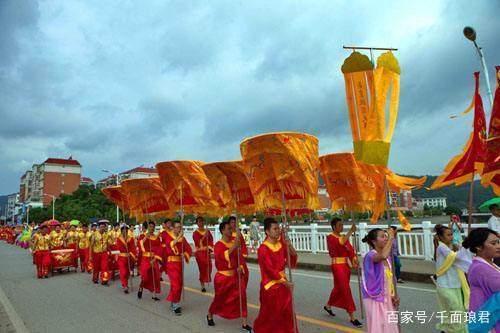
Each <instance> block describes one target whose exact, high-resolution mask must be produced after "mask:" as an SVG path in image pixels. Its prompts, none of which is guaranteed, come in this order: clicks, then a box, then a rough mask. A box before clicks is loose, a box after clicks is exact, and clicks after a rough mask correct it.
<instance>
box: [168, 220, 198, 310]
mask: <svg viewBox="0 0 500 333" xmlns="http://www.w3.org/2000/svg"><path fill="white" fill-rule="evenodd" d="M172 234H173V240H172V241H171V242H170V244H168V245H167V247H166V248H165V250H166V253H167V275H168V278H169V280H170V292H169V293H168V296H167V301H169V302H171V305H170V309H171V310H172V312H174V314H175V315H177V316H180V315H181V314H182V309H181V305H180V301H181V296H182V289H183V287H184V281H183V280H184V275H183V268H184V265H183V264H182V260H183V259H184V260H185V262H186V263H189V259H190V258H191V255H192V250H191V246H190V245H189V244H188V242H187V241H186V239H185V238H184V234H183V232H182V225H181V222H180V221H175V222H174V228H173V232H172ZM183 256H184V258H183Z"/></svg>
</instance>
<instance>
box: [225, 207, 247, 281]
mask: <svg viewBox="0 0 500 333" xmlns="http://www.w3.org/2000/svg"><path fill="white" fill-rule="evenodd" d="M237 223H238V222H237V220H236V216H230V217H229V224H230V226H231V230H232V235H231V237H232V238H231V241H234V240H235V239H236V237H237V236H239V239H240V240H239V243H240V250H239V260H240V265H241V266H242V267H243V272H242V273H243V274H242V275H243V276H242V277H243V282H244V284H245V285H244V287H245V289H246V287H247V285H248V279H249V278H250V271H249V270H248V266H247V260H246V258H247V257H248V248H247V245H246V243H245V239H244V238H243V236H242V235H241V233H238V230H239V228H238V226H237V225H236V224H237Z"/></svg>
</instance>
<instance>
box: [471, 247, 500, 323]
mask: <svg viewBox="0 0 500 333" xmlns="http://www.w3.org/2000/svg"><path fill="white" fill-rule="evenodd" d="M467 277H468V279H469V284H470V302H469V311H474V312H476V311H477V310H478V309H479V308H480V307H481V306H482V305H483V304H484V303H485V302H486V301H487V300H488V298H490V297H491V296H492V295H493V294H494V293H496V292H498V291H500V271H499V270H498V269H495V268H494V267H493V266H491V265H489V264H488V263H487V262H486V261H485V260H484V259H482V258H479V257H474V259H473V260H472V264H471V265H470V267H469V272H468V274H467ZM496 330H497V332H500V322H498V323H497V325H496Z"/></svg>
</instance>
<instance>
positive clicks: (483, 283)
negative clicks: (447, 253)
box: [462, 228, 500, 332]
mask: <svg viewBox="0 0 500 333" xmlns="http://www.w3.org/2000/svg"><path fill="white" fill-rule="evenodd" d="M462 245H463V247H465V248H467V249H469V250H470V251H471V252H472V253H474V254H475V255H476V256H475V257H474V259H473V260H472V264H471V265H470V267H469V274H468V279H469V284H470V292H471V293H470V303H469V311H472V312H476V317H477V316H478V314H477V312H480V311H488V312H489V315H490V317H489V325H488V327H487V329H492V331H491V332H500V321H499V320H498V319H499V318H498V315H499V314H498V311H499V309H500V305H499V304H497V302H496V299H498V298H497V297H496V295H498V292H500V268H499V267H498V266H497V265H495V263H494V262H493V261H494V259H495V258H498V257H500V239H499V237H498V234H497V233H496V232H495V231H494V230H491V229H488V228H478V229H474V230H472V231H471V233H470V234H469V236H467V238H466V239H465V240H464V242H463V244H462ZM472 324H473V323H472ZM474 326H475V325H471V324H469V329H470V331H471V332H472V331H475V327H474ZM477 332H485V330H484V327H483V328H482V329H481V330H478V331H477Z"/></svg>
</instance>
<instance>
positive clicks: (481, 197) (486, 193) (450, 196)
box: [410, 176, 495, 208]
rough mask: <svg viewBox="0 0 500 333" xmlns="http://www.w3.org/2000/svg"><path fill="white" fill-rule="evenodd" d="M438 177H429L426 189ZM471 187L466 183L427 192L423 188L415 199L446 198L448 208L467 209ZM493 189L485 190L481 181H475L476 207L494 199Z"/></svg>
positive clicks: (414, 194) (415, 191)
mask: <svg viewBox="0 0 500 333" xmlns="http://www.w3.org/2000/svg"><path fill="white" fill-rule="evenodd" d="M410 177H421V176H410ZM436 178H437V177H436V176H427V181H426V183H425V187H427V188H429V187H430V186H431V185H432V183H433V182H434V180H436ZM469 187H470V183H466V184H464V185H461V186H447V187H443V188H440V189H437V190H427V189H426V188H421V189H418V190H414V191H413V197H416V198H429V197H446V198H447V204H448V206H456V207H459V208H466V207H467V206H468V202H469V201H468V200H469ZM494 196H495V195H494V194H493V191H492V190H491V188H484V187H483V186H481V183H480V181H479V180H476V181H474V206H475V207H477V206H479V205H480V204H482V203H483V202H484V201H486V200H488V199H490V198H492V197H494Z"/></svg>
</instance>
